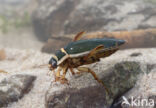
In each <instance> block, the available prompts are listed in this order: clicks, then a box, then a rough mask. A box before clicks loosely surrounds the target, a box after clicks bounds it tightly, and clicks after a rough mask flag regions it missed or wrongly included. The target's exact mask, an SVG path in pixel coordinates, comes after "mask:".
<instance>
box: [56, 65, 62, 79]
mask: <svg viewBox="0 0 156 108" xmlns="http://www.w3.org/2000/svg"><path fill="white" fill-rule="evenodd" d="M61 70H62V67H58V70H57V72H56V73H55V81H58V80H59V79H60V72H61Z"/></svg>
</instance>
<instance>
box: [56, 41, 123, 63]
mask: <svg viewBox="0 0 156 108" xmlns="http://www.w3.org/2000/svg"><path fill="white" fill-rule="evenodd" d="M124 43H125V41H124V40H119V39H111V38H99V39H88V40H79V41H76V42H70V43H69V44H68V45H67V46H65V47H64V50H65V51H66V52H67V53H68V54H69V55H70V54H79V53H83V52H86V51H90V50H92V49H94V48H96V47H97V46H99V45H104V48H113V47H116V45H117V46H120V45H122V44H124ZM55 55H56V56H57V57H58V60H60V59H61V58H62V57H64V56H65V54H64V53H62V52H61V51H60V50H58V51H57V52H56V53H55Z"/></svg>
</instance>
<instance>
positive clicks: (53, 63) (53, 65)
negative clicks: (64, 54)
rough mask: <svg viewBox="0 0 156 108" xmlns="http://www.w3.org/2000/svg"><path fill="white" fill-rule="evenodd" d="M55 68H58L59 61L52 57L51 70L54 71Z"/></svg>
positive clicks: (50, 61)
mask: <svg viewBox="0 0 156 108" xmlns="http://www.w3.org/2000/svg"><path fill="white" fill-rule="evenodd" d="M55 68H57V59H56V58H55V57H52V58H51V59H50V60H49V69H50V70H54V69H55Z"/></svg>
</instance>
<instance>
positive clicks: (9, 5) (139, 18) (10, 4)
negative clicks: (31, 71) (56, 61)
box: [0, 0, 156, 53]
mask: <svg viewBox="0 0 156 108" xmlns="http://www.w3.org/2000/svg"><path fill="white" fill-rule="evenodd" d="M155 28H156V0H89V1H88V0H0V46H1V47H2V48H15V49H34V50H39V51H42V52H47V53H53V52H54V51H55V50H57V49H59V48H60V47H63V46H64V45H65V44H67V43H68V42H70V41H71V39H72V38H73V36H74V35H73V34H76V33H78V32H80V31H82V30H85V31H87V34H86V38H101V37H111V38H112V37H113V38H121V39H125V40H128V41H129V43H128V44H127V45H126V46H125V47H124V48H144V47H156V36H155V35H156V29H155ZM116 31H117V32H116Z"/></svg>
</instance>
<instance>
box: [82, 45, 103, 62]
mask: <svg viewBox="0 0 156 108" xmlns="http://www.w3.org/2000/svg"><path fill="white" fill-rule="evenodd" d="M102 49H104V46H103V45H99V46H97V47H96V48H94V49H92V50H91V51H90V52H89V54H88V55H87V56H85V57H84V60H87V59H88V58H90V57H91V56H93V55H94V54H95V53H96V52H98V51H100V50H102Z"/></svg>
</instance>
